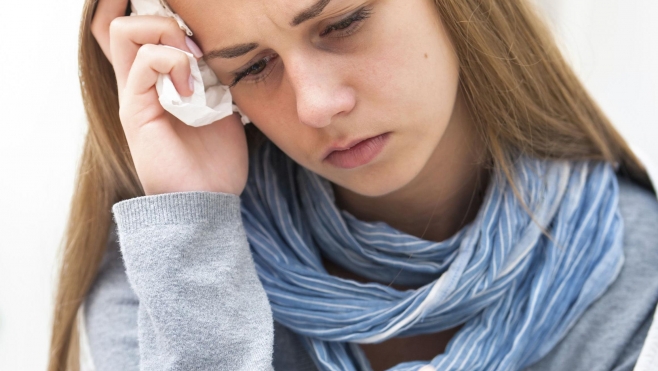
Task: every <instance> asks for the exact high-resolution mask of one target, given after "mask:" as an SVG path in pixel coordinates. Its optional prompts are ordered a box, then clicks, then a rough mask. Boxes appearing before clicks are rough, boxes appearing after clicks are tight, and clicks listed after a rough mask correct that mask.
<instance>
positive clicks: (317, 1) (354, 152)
mask: <svg viewBox="0 0 658 371" xmlns="http://www.w3.org/2000/svg"><path fill="white" fill-rule="evenodd" d="M169 3H170V5H171V6H172V8H173V9H174V10H175V11H176V12H177V13H178V14H179V15H180V16H181V17H182V18H183V19H184V20H185V21H186V23H187V24H188V25H189V26H190V28H191V29H192V30H193V31H194V32H195V38H196V40H197V42H198V43H199V46H200V47H201V49H202V50H203V52H204V55H205V58H206V60H207V62H208V65H209V66H210V67H211V68H212V69H213V70H214V71H215V73H216V74H217V76H218V77H219V79H220V80H221V81H222V83H224V84H227V85H232V88H231V92H232V94H233V99H234V101H235V102H236V103H237V104H238V106H239V107H240V108H241V109H242V111H243V112H244V113H245V114H246V115H247V116H249V118H251V120H252V121H253V122H254V124H255V125H256V126H257V127H258V128H259V129H260V130H261V131H262V132H263V133H264V134H265V135H266V136H267V137H268V138H269V139H270V140H272V141H273V142H274V143H275V144H276V145H277V146H278V147H279V148H280V149H281V150H283V151H284V152H285V153H286V154H287V155H288V156H290V157H291V158H292V159H293V160H295V161H296V162H297V163H299V164H300V165H302V166H304V167H306V168H307V169H310V170H311V171H313V172H315V173H317V174H319V175H321V176H322V177H324V178H326V179H328V180H329V181H331V182H333V183H335V184H338V185H340V186H342V187H344V188H347V189H350V190H351V191H353V192H356V193H359V194H363V195H368V196H381V195H385V194H387V193H390V192H393V191H395V190H397V189H400V188H402V187H403V186H405V185H406V184H408V183H409V182H411V181H412V180H413V179H414V178H415V177H416V176H417V175H418V174H419V173H420V171H421V169H422V168H423V167H424V166H425V164H426V163H427V162H428V160H429V159H430V157H431V155H432V154H433V153H434V151H435V149H436V148H437V146H438V144H439V141H440V140H441V138H442V136H443V134H444V132H445V131H446V127H447V126H448V123H449V121H450V118H451V114H452V112H453V107H454V106H455V102H456V98H457V90H458V78H459V67H458V61H457V57H456V55H455V51H454V49H453V47H452V45H451V44H450V41H449V39H448V37H447V35H446V33H445V30H444V29H443V25H442V23H441V20H440V17H439V15H438V13H437V10H436V8H435V6H434V3H433V1H432V0H369V1H366V0H240V1H232V0H214V1H210V0H184V1H183V0H170V1H169ZM373 137H374V139H372V140H368V141H366V142H362V143H361V144H360V145H357V146H355V147H352V149H351V150H347V151H336V152H333V154H330V155H329V156H328V154H329V153H330V152H331V151H332V150H337V149H338V150H340V149H342V150H345V149H346V148H349V147H351V146H353V145H354V143H355V142H358V141H360V140H364V139H368V138H373Z"/></svg>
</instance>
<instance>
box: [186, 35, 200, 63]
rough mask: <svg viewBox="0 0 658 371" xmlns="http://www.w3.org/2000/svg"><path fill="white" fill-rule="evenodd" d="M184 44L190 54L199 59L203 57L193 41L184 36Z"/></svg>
mask: <svg viewBox="0 0 658 371" xmlns="http://www.w3.org/2000/svg"><path fill="white" fill-rule="evenodd" d="M185 44H187V47H188V48H189V49H190V51H191V52H192V54H194V56H195V57H196V58H201V57H203V52H202V51H201V48H199V46H198V45H197V44H196V43H195V42H194V40H192V39H190V37H189V36H185Z"/></svg>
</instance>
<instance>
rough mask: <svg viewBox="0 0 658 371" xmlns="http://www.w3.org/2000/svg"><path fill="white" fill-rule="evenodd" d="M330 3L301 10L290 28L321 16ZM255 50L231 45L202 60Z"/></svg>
mask: <svg viewBox="0 0 658 371" xmlns="http://www.w3.org/2000/svg"><path fill="white" fill-rule="evenodd" d="M330 2H331V0H319V1H318V2H317V3H315V4H313V5H311V6H310V7H308V8H306V9H304V10H302V11H301V12H300V13H299V14H297V15H296V16H295V17H294V18H293V20H292V21H291V22H290V26H292V27H296V26H299V25H300V24H302V23H304V22H306V21H308V20H311V19H313V18H317V17H318V16H319V15H320V14H322V12H323V11H324V8H326V7H327V5H329V3H330ZM256 48H258V44H257V43H248V44H238V45H233V46H229V47H228V48H223V49H219V50H212V51H210V52H209V53H208V54H206V55H204V59H206V60H208V59H213V58H225V59H232V58H237V57H241V56H243V55H245V54H247V53H249V52H250V51H252V50H254V49H256Z"/></svg>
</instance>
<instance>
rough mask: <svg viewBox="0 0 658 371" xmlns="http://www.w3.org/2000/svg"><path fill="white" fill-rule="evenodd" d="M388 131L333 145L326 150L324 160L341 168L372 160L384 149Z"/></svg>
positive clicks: (388, 135) (363, 163)
mask: <svg viewBox="0 0 658 371" xmlns="http://www.w3.org/2000/svg"><path fill="white" fill-rule="evenodd" d="M390 134H391V133H390V132H388V133H384V134H380V135H377V136H374V137H370V138H366V139H358V140H355V141H352V142H350V143H349V144H347V145H344V146H340V145H335V146H332V147H331V148H329V150H327V152H326V155H325V156H324V160H323V161H325V162H327V163H329V164H331V165H333V166H336V167H338V168H341V169H354V168H356V167H359V166H363V165H366V164H368V163H370V162H372V161H373V160H374V159H375V158H376V157H377V155H379V153H380V152H381V151H382V150H383V149H384V147H385V146H386V144H387V143H388V140H389V138H390Z"/></svg>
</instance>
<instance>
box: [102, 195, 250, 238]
mask: <svg viewBox="0 0 658 371" xmlns="http://www.w3.org/2000/svg"><path fill="white" fill-rule="evenodd" d="M112 213H113V214H114V218H115V221H116V223H117V225H118V226H121V229H123V230H124V231H126V232H127V231H131V230H137V229H142V228H145V227H151V226H156V225H189V224H197V223H209V224H217V223H227V222H229V223H230V222H241V221H242V220H241V214H240V197H239V196H236V195H234V194H227V193H217V192H178V193H165V194H161V195H154V196H143V197H136V198H132V199H129V200H125V201H121V202H117V203H116V204H114V206H113V207H112Z"/></svg>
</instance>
